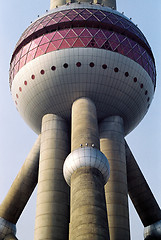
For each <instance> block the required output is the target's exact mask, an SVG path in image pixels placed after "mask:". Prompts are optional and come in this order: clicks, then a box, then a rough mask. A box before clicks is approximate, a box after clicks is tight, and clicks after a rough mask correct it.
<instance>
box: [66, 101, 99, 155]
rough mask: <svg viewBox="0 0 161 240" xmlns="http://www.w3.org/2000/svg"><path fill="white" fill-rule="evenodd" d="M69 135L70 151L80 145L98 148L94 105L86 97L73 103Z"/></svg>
mask: <svg viewBox="0 0 161 240" xmlns="http://www.w3.org/2000/svg"><path fill="white" fill-rule="evenodd" d="M71 136H72V137H71V150H72V151H73V150H75V149H77V148H79V147H80V146H82V147H84V146H94V147H95V148H98V149H99V148H100V140H99V132H98V124H97V113H96V107H95V105H94V103H93V102H92V101H91V100H90V99H88V98H80V99H78V100H76V101H75V102H74V103H73V106H72V133H71ZM92 144H94V145H92Z"/></svg>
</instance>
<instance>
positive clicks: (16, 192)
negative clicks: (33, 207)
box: [0, 136, 41, 224]
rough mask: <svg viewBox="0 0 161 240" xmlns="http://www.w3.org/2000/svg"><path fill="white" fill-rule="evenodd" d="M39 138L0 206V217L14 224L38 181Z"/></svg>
mask: <svg viewBox="0 0 161 240" xmlns="http://www.w3.org/2000/svg"><path fill="white" fill-rule="evenodd" d="M40 137H41V136H39V137H38V139H37V140H36V142H35V144H34V146H33V148H32V149H31V151H30V153H29V155H28V156H27V158H26V160H25V162H24V164H23V166H22V168H21V170H20V171H19V173H18V175H17V177H16V178H15V180H14V182H13V184H12V186H11V188H10V190H9V192H8V194H7V196H6V197H5V199H4V200H3V202H2V204H1V205H0V217H1V218H3V219H5V220H7V221H8V222H11V223H13V224H16V223H17V221H18V219H19V217H20V215H21V213H22V211H23V209H24V207H25V206H26V204H27V202H28V200H29V198H30V196H31V194H32V192H33V190H34V188H35V186H36V184H37V179H38V167H39V152H40Z"/></svg>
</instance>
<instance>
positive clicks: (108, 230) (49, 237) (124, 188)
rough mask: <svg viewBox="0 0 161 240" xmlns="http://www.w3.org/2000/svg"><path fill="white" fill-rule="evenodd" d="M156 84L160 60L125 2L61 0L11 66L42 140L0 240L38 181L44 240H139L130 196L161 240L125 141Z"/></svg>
mask: <svg viewBox="0 0 161 240" xmlns="http://www.w3.org/2000/svg"><path fill="white" fill-rule="evenodd" d="M155 87H156V69H155V61H154V57H153V53H152V51H151V48H150V46H149V44H148V42H147V40H146V38H145V36H144V35H143V33H142V32H141V31H140V30H139V28H138V27H137V26H136V25H135V24H134V23H133V22H132V21H131V20H130V19H128V18H127V17H125V16H124V15H123V14H121V13H119V12H118V11H117V10H116V0H93V1H91V0H90V1H88V0H79V1H75V0H72V1H70V0H51V1H50V11H48V12H46V14H45V15H43V16H42V17H39V18H38V19H37V20H36V21H35V22H33V23H32V24H31V25H30V26H29V27H28V28H27V29H26V30H25V31H24V33H23V34H22V36H21V37H20V39H19V41H18V42H17V44H16V47H15V49H14V52H13V55H12V58H11V63H10V89H11V93H12V97H13V101H14V102H15V105H16V108H17V110H18V112H19V113H20V115H21V116H22V118H23V119H24V120H25V122H26V123H27V124H28V125H29V126H30V127H31V128H32V129H33V131H35V132H36V133H37V134H38V139H37V141H36V143H35V144H34V146H33V148H32V149H31V152H30V153H29V155H28V157H27V158H26V160H25V162H24V165H23V166H22V168H21V170H20V172H19V173H18V175H17V177H16V179H15V180H14V182H13V184H12V186H11V188H10V190H9V192H8V194H7V196H6V197H5V199H4V201H3V202H2V203H1V205H0V240H2V239H4V240H7V239H8V240H14V239H17V238H16V223H17V221H18V219H19V217H20V215H21V213H22V211H23V209H24V207H25V205H26V204H27V201H28V200H29V198H30V196H31V194H32V192H33V190H34V188H35V186H36V185H37V184H38V191H37V203H36V218H35V234H34V240H68V239H69V240H129V239H130V228H129V209H128V194H129V196H130V198H131V200H132V202H133V204H134V206H135V208H136V211H137V213H138V215H139V217H140V219H141V221H142V223H143V225H144V239H146V240H150V239H153V240H155V239H161V211H160V208H159V206H158V204H157V202H156V200H155V198H154V196H153V194H152V192H151V190H150V188H149V186H148V184H147V182H146V180H145V178H144V176H143V174H142V172H141V170H140V169H139V166H138V165H137V163H136V160H135V158H134V156H133V154H132V153H131V150H130V148H129V146H128V144H127V143H126V141H125V136H126V135H127V134H128V133H130V132H131V131H132V130H133V129H134V128H135V127H136V126H137V125H138V124H139V122H140V121H141V120H142V119H143V117H144V116H145V114H146V113H147V111H148V109H149V106H150V104H151V102H152V99H153V95H154V92H155Z"/></svg>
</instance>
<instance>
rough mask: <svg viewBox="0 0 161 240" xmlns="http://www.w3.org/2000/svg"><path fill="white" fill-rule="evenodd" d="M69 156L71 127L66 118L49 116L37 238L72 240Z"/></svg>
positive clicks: (43, 133) (44, 138)
mask: <svg viewBox="0 0 161 240" xmlns="http://www.w3.org/2000/svg"><path fill="white" fill-rule="evenodd" d="M68 153H69V140H68V127H67V124H66V122H65V120H63V119H62V118H60V117H58V116H56V115H54V114H47V115H45V116H44V117H43V119H42V131H41V144H40V164H39V177H38V191H37V205H36V221H35V235H34V239H35V240H39V239H43V240H45V239H48V240H49V239H50V240H54V239H55V240H56V239H62V240H67V239H68V225H69V204H68V203H69V188H68V185H67V184H66V182H65V180H64V177H63V171H62V169H63V163H64V159H65V158H66V156H67V155H68Z"/></svg>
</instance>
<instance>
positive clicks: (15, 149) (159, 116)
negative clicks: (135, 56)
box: [0, 0, 161, 240]
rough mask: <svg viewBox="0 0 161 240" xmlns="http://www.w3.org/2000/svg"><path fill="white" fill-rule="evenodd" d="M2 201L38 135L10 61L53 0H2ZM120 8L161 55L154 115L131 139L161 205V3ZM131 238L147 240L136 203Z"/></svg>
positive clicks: (30, 226) (28, 226)
mask: <svg viewBox="0 0 161 240" xmlns="http://www.w3.org/2000/svg"><path fill="white" fill-rule="evenodd" d="M0 3H1V7H0V30H1V37H0V76H1V79H0V83H1V87H0V202H1V201H2V200H3V198H4V197H5V195H6V194H7V192H8V189H9V187H10V185H11V184H12V182H13V180H14V178H15V177H16V175H17V173H18V171H19V169H20V168H21V166H22V164H23V162H24V160H25V158H26V156H27V154H28V153H29V151H30V149H31V147H32V145H33V143H34V141H35V139H36V138H37V136H36V134H35V133H33V132H32V130H31V129H30V128H29V127H28V126H27V125H26V123H25V122H24V121H23V119H22V118H21V117H20V115H19V113H18V112H17V110H16V108H15V106H14V103H13V102H12V98H11V94H10V91H9V84H8V70H9V62H10V58H11V55H12V52H13V50H14V46H15V44H16V42H17V41H18V39H19V37H20V36H21V34H22V32H23V31H24V30H25V29H26V28H27V27H28V25H29V24H30V22H31V21H33V20H35V19H36V18H37V15H41V14H43V13H45V10H46V9H49V3H50V1H49V0H46V1H44V0H28V1H26V2H25V1H22V0H14V1H4V0H3V1H2V0H0ZM117 8H118V11H120V12H125V15H126V16H127V17H132V20H133V22H134V23H135V24H138V26H139V28H140V29H141V30H142V31H143V33H144V34H145V36H146V37H147V39H148V41H149V43H150V45H151V47H152V50H153V53H154V57H155V59H156V67H157V88H156V93H155V95H154V100H153V102H152V105H151V107H150V109H149V112H148V114H147V115H146V117H145V118H144V119H143V121H142V122H141V123H140V125H139V126H138V127H137V128H136V129H135V130H134V131H133V132H132V133H130V134H129V136H128V137H127V141H128V143H129V145H130V147H131V149H132V151H133V154H134V155H135V157H136V159H137V161H138V163H139V165H140V167H141V169H142V171H143V173H144V176H145V178H146V179H147V181H148V183H149V185H150V187H151V190H152V192H153V193H154V195H155V197H156V199H157V201H158V203H159V205H161V190H160V189H161V186H160V185H161V173H160V172H161V94H160V93H161V83H160V78H161V27H160V23H161V14H160V12H161V1H160V0H155V1H154V0H133V1H131V0H117ZM129 204H130V222H131V239H132V240H136V239H139V240H141V239H143V226H142V224H141V222H140V220H139V218H138V216H137V214H136V212H135V210H134V208H133V206H132V204H131V202H130V201H129ZM35 206H36V191H35V192H34V194H33V196H32V198H31V199H30V201H29V203H28V205H27V207H26V208H25V210H24V212H23V214H22V216H21V218H20V219H19V222H18V224H17V236H18V239H20V240H28V239H33V233H34V216H35Z"/></svg>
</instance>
